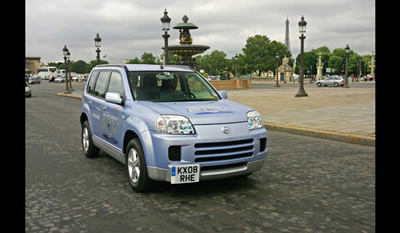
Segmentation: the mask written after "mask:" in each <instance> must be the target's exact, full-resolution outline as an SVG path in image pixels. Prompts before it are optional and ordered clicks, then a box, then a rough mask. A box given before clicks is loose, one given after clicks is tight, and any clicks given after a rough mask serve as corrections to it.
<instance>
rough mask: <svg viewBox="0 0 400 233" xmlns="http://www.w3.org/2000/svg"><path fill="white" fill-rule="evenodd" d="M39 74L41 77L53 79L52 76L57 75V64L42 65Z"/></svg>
mask: <svg viewBox="0 0 400 233" xmlns="http://www.w3.org/2000/svg"><path fill="white" fill-rule="evenodd" d="M37 76H38V77H39V78H40V79H51V78H52V77H57V67H55V66H48V67H40V68H39V69H38V74H37Z"/></svg>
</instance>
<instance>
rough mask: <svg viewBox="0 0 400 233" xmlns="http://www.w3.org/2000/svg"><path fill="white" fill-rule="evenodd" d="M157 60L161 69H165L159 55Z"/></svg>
mask: <svg viewBox="0 0 400 233" xmlns="http://www.w3.org/2000/svg"><path fill="white" fill-rule="evenodd" d="M156 58H157V61H158V62H159V63H160V68H161V69H164V67H163V66H162V63H161V61H160V58H158V56H157V55H156Z"/></svg>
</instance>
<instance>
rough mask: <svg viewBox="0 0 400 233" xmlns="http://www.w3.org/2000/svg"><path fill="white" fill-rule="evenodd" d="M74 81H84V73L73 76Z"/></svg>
mask: <svg viewBox="0 0 400 233" xmlns="http://www.w3.org/2000/svg"><path fill="white" fill-rule="evenodd" d="M72 81H75V82H83V81H85V77H84V76H83V75H78V76H74V77H72Z"/></svg>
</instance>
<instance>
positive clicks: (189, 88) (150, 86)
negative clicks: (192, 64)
mask: <svg viewBox="0 0 400 233" xmlns="http://www.w3.org/2000/svg"><path fill="white" fill-rule="evenodd" d="M128 81H129V85H130V90H131V92H132V96H133V97H134V98H135V100H139V101H152V102H177V101H210V100H219V99H220V97H219V96H218V94H217V93H216V92H215V91H214V89H213V88H212V87H211V86H210V84H208V83H207V82H206V81H205V80H204V79H203V78H202V77H201V76H200V75H199V74H197V73H195V72H175V71H152V72H145V71H130V72H128Z"/></svg>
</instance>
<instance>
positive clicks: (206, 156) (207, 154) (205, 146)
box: [194, 139, 254, 162]
mask: <svg viewBox="0 0 400 233" xmlns="http://www.w3.org/2000/svg"><path fill="white" fill-rule="evenodd" d="M194 147H195V148H196V151H195V156H196V159H195V162H210V161H221V160H230V159H238V158H246V157H251V156H253V153H254V140H253V139H245V140H236V141H229V142H211V143H196V144H195V145H194Z"/></svg>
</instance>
